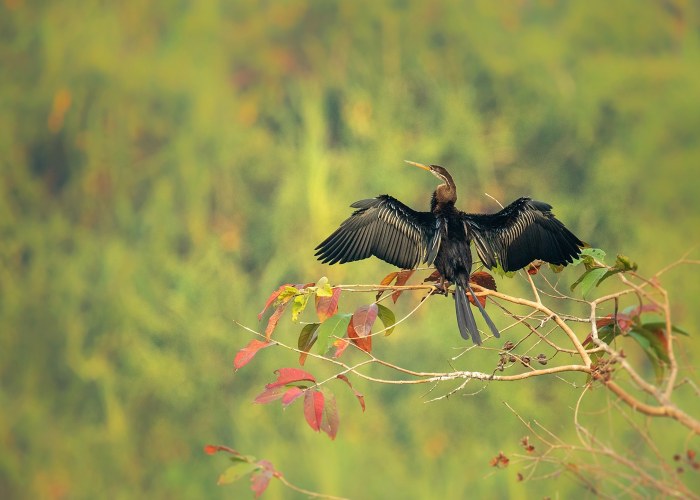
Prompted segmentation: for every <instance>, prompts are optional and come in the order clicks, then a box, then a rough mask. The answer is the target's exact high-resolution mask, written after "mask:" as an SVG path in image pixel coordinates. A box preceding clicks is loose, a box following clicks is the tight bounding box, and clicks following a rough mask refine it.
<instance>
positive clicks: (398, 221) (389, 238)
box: [316, 195, 440, 269]
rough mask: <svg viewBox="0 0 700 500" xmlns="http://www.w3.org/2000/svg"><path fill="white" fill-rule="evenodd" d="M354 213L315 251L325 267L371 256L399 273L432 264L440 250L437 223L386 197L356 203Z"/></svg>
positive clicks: (431, 217) (429, 215)
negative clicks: (423, 264) (396, 269)
mask: <svg viewBox="0 0 700 500" xmlns="http://www.w3.org/2000/svg"><path fill="white" fill-rule="evenodd" d="M351 206H352V207H353V208H356V209H357V210H355V212H354V213H353V214H352V215H351V216H350V217H349V218H348V219H347V220H345V221H344V222H343V223H342V224H341V225H340V227H339V228H338V229H336V230H335V232H334V233H333V234H331V235H330V236H329V237H328V238H326V239H325V240H324V241H323V242H321V243H320V244H319V245H318V246H317V247H316V256H317V257H318V259H319V260H320V261H321V262H323V263H327V264H335V263H336V262H339V263H341V264H342V263H345V262H352V261H355V260H361V259H366V258H367V257H370V256H372V255H374V256H376V257H379V258H380V259H382V260H383V261H386V262H388V263H390V264H393V265H395V266H397V267H400V268H402V269H412V268H414V267H416V266H417V265H418V264H420V263H421V262H426V263H428V264H432V262H433V261H434V260H435V256H436V255H437V251H438V248H439V246H440V231H438V224H439V220H438V219H437V218H436V217H435V216H434V215H433V214H432V213H431V212H416V211H415V210H413V209H411V208H409V207H407V206H406V205H404V204H403V203H401V202H400V201H399V200H397V199H395V198H392V197H391V196H388V195H382V196H378V197H376V198H370V199H368V200H360V201H356V202H355V203H353V204H352V205H351Z"/></svg>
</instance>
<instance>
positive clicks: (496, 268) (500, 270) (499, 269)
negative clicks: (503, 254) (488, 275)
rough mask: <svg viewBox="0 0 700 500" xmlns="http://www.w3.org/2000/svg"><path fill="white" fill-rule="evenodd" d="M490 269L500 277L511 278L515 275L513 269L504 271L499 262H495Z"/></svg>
mask: <svg viewBox="0 0 700 500" xmlns="http://www.w3.org/2000/svg"><path fill="white" fill-rule="evenodd" d="M491 271H492V272H493V273H494V274H497V275H498V276H501V277H502V278H512V277H513V276H515V271H504V270H503V266H501V263H500V262H496V265H495V266H493V267H492V268H491Z"/></svg>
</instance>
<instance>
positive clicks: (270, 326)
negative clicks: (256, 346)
mask: <svg viewBox="0 0 700 500" xmlns="http://www.w3.org/2000/svg"><path fill="white" fill-rule="evenodd" d="M287 304H289V302H285V303H283V304H280V305H278V306H277V309H275V312H273V313H272V316H270V319H269V320H268V321H267V327H266V328H265V340H267V341H268V342H269V341H270V339H271V338H272V332H274V331H275V327H276V326H277V323H278V322H279V320H280V318H281V317H282V313H284V310H285V309H286V308H287Z"/></svg>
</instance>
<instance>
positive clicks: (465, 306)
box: [455, 282, 501, 345]
mask: <svg viewBox="0 0 700 500" xmlns="http://www.w3.org/2000/svg"><path fill="white" fill-rule="evenodd" d="M465 286H466V290H465ZM467 291H469V293H470V294H471V296H472V298H473V299H474V303H475V304H476V306H477V307H478V309H479V312H481V315H482V316H483V317H484V321H486V324H487V325H488V326H489V328H490V329H491V332H492V333H493V335H494V337H500V336H501V334H500V333H499V332H498V328H496V325H494V324H493V321H491V318H490V317H489V315H488V314H486V311H485V310H484V308H483V307H482V305H481V302H479V300H478V299H477V297H476V295H475V294H474V290H472V287H470V286H469V283H468V282H467V283H466V284H465V285H461V284H459V283H458V284H457V285H456V289H455V309H456V310H457V326H458V327H459V333H460V335H462V337H463V338H464V339H465V340H467V339H469V337H470V336H471V339H472V341H473V342H474V343H475V344H478V345H481V335H479V329H478V328H477V327H476V321H475V320H474V314H472V310H471V307H470V306H469V301H468V300H467Z"/></svg>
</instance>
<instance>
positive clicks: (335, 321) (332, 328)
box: [315, 314, 352, 354]
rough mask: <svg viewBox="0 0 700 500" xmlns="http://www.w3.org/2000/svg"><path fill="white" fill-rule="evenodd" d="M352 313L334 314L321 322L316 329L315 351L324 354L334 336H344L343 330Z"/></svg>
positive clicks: (345, 328) (346, 326)
mask: <svg viewBox="0 0 700 500" xmlns="http://www.w3.org/2000/svg"><path fill="white" fill-rule="evenodd" d="M351 317H352V314H334V315H333V316H331V317H330V318H328V319H327V320H326V321H324V322H323V323H321V326H319V327H318V330H317V331H316V337H317V339H316V347H315V349H316V352H317V353H319V354H326V352H328V349H330V348H331V345H333V341H334V340H335V339H334V337H338V338H343V337H345V331H346V330H347V328H348V323H350V318H351Z"/></svg>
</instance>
